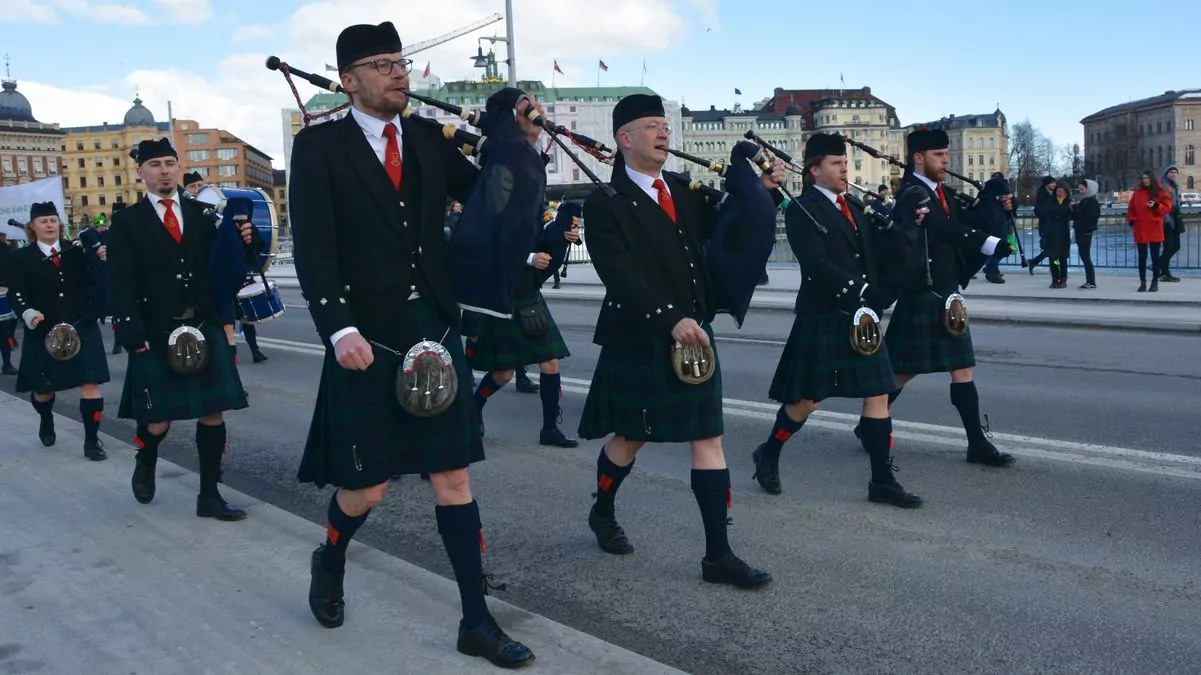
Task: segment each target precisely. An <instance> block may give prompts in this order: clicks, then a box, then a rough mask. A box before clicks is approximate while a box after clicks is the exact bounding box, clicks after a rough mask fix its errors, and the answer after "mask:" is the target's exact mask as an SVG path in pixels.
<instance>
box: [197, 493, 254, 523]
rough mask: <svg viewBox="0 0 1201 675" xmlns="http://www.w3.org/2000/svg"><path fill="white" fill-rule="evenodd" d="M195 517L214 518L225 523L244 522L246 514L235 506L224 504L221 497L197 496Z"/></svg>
mask: <svg viewBox="0 0 1201 675" xmlns="http://www.w3.org/2000/svg"><path fill="white" fill-rule="evenodd" d="M196 517H197V518H216V519H217V520H223V521H225V522H227V523H232V522H235V521H239V520H246V512H245V511H243V510H242V509H239V508H238V507H236V506H231V505H230V504H228V503H226V501H225V500H224V499H222V498H221V495H198V496H197V497H196Z"/></svg>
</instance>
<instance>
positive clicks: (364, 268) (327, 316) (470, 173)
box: [288, 115, 479, 344]
mask: <svg viewBox="0 0 1201 675" xmlns="http://www.w3.org/2000/svg"><path fill="white" fill-rule="evenodd" d="M401 130H402V134H401V135H402V136H403V151H402V156H403V162H404V168H403V177H402V179H401V180H402V183H401V192H400V193H399V194H398V193H397V191H396V189H395V188H394V187H393V185H392V182H391V181H390V179H389V178H388V174H387V172H386V171H385V170H384V167H383V165H382V164H381V163H380V161H379V159H377V158H376V156H375V152H374V151H373V150H372V149H371V145H370V144H369V143H368V142H367V138H366V137H365V136H364V135H363V130H362V129H361V128H360V127H359V125H358V123H357V122H356V121H355V119H354V117H353V116H351V115H347V116H346V117H344V118H343V119H341V120H338V121H336V122H327V123H325V124H319V125H316V126H312V127H307V128H305V129H302V130H301V131H300V133H299V134H297V135H296V140H295V141H294V142H293V145H292V176H291V179H290V180H291V184H290V185H289V186H288V200H289V203H290V206H289V211H290V212H291V218H292V222H291V225H292V233H293V237H294V238H295V260H296V276H297V278H298V279H299V281H300V287H301V290H302V292H303V293H304V296H305V298H306V299H307V300H308V303H309V311H310V313H311V314H312V316H313V321H314V323H315V324H316V326H317V332H318V333H319V334H320V335H321V339H322V341H324V342H325V343H326V344H329V340H330V337H331V336H333V334H334V333H337V332H338V331H340V330H342V329H343V328H349V327H351V326H353V327H355V328H357V329H358V330H359V332H361V333H363V334H365V335H367V336H379V337H383V336H386V335H387V334H388V333H389V330H390V328H391V327H392V326H393V325H395V323H396V321H397V320H398V318H399V317H400V316H401V312H402V311H403V310H404V304H405V302H406V301H407V299H408V297H409V294H410V292H411V290H412V288H413V287H414V286H420V287H421V288H420V290H421V291H422V292H424V293H428V294H429V295H430V296H432V298H431V299H432V300H433V301H434V302H435V303H436V304H437V305H438V306H439V308H441V310H442V311H443V312H444V313H445V314H446V316H447V318H448V319H455V318H456V317H458V316H459V312H458V307H457V305H456V304H455V297H454V290H453V288H452V286H451V281H450V274H449V272H448V270H447V265H446V238H445V236H444V234H443V228H444V223H445V219H446V200H447V196H450V197H451V198H453V199H455V200H457V201H460V202H463V201H466V200H467V196H468V194H469V193H470V191H471V186H472V184H473V183H474V182H475V180H476V176H477V175H478V174H479V170H478V169H477V168H476V167H475V165H474V164H472V163H471V162H470V161H469V160H468V159H467V158H466V157H465V156H464V155H463V153H462V152H461V151H460V150H459V149H458V148H457V147H456V146H454V145H452V144H451V143H450V142H448V141H446V140H444V139H443V138H442V137H441V136H440V135H439V134H438V133H436V132H435V131H433V130H430V129H428V128H426V127H425V126H421V125H418V124H417V123H414V122H411V121H410V120H408V119H402V120H401ZM402 204H404V205H403V206H402ZM418 266H420V272H419V273H418V272H417V270H418ZM418 276H420V277H421V278H420V279H418V278H417V277H418ZM437 337H439V336H433V337H431V338H430V339H436V338H437Z"/></svg>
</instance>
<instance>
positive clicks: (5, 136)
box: [0, 78, 63, 220]
mask: <svg viewBox="0 0 1201 675" xmlns="http://www.w3.org/2000/svg"><path fill="white" fill-rule="evenodd" d="M62 146H63V130H62V129H59V127H58V125H57V124H47V123H45V122H39V121H38V120H37V118H36V117H34V116H33V107H32V106H31V105H30V104H29V99H27V98H25V96H24V94H22V93H21V92H19V91H17V82H16V80H12V79H8V78H5V79H4V80H0V187H3V186H8V185H18V184H21V183H28V182H30V181H35V180H41V179H43V178H49V177H51V176H57V175H58V173H59V158H60V157H61V156H62ZM26 215H28V214H26ZM20 220H24V218H21V219H20Z"/></svg>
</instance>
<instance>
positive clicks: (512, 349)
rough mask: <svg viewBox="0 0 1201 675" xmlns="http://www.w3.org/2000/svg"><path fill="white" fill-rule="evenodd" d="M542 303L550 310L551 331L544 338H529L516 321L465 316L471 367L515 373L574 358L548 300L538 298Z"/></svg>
mask: <svg viewBox="0 0 1201 675" xmlns="http://www.w3.org/2000/svg"><path fill="white" fill-rule="evenodd" d="M538 303H539V304H541V305H542V308H543V309H544V310H546V316H547V327H546V332H545V333H543V334H542V335H537V336H535V335H527V334H526V332H525V330H523V329H522V328H521V321H520V320H518V319H516V318H509V319H501V318H498V317H494V316H487V315H484V314H477V313H474V312H464V313H463V335H464V336H466V338H467V347H466V354H467V364H468V365H470V366H471V367H472V368H473V369H475V370H478V371H481V372H485V373H491V372H496V371H504V370H514V369H516V368H520V367H522V366H528V365H532V364H535V363H545V362H546V361H553V360H555V359H565V358H567V357H568V356H571V352H570V351H568V349H567V342H566V341H564V340H563V335H562V333H560V332H559V326H558V325H556V324H555V318H554V317H553V316H551V313H550V308H549V307H547V306H546V299H545V298H543V297H542V295H541V294H539V295H538Z"/></svg>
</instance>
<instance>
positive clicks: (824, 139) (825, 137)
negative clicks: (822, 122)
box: [803, 133, 847, 162]
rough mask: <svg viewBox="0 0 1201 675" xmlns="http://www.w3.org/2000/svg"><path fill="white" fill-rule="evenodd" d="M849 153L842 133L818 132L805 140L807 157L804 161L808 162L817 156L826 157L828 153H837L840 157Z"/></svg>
mask: <svg viewBox="0 0 1201 675" xmlns="http://www.w3.org/2000/svg"><path fill="white" fill-rule="evenodd" d="M846 154H847V142H846V140H844V139H843V137H842V135H840V134H823V133H816V134H813V135H812V136H810V137H809V140H807V141H805V158H804V160H803V161H805V162H808V161H809V160H811V159H813V158H815V157H824V156H826V155H836V156H839V157H842V156H845V155H846Z"/></svg>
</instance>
